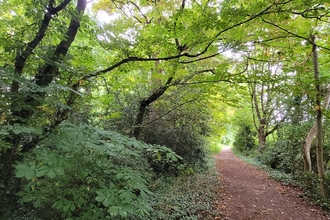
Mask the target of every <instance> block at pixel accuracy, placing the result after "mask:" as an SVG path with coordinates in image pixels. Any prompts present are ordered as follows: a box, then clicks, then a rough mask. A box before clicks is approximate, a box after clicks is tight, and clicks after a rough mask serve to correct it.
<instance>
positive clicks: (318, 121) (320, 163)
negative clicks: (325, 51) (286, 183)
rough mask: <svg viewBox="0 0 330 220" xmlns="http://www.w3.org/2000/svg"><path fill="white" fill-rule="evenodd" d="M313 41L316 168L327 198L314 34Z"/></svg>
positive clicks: (323, 192)
mask: <svg viewBox="0 0 330 220" xmlns="http://www.w3.org/2000/svg"><path fill="white" fill-rule="evenodd" d="M311 40H312V43H313V67H314V81H315V90H316V100H315V103H316V106H315V109H316V138H317V145H316V159H317V169H318V175H319V179H320V188H321V193H322V196H323V197H324V198H329V187H328V186H327V185H326V183H325V173H324V159H323V137H322V136H323V135H322V109H321V89H320V73H319V66H318V54H317V47H316V44H315V36H314V35H313V36H312V37H311Z"/></svg>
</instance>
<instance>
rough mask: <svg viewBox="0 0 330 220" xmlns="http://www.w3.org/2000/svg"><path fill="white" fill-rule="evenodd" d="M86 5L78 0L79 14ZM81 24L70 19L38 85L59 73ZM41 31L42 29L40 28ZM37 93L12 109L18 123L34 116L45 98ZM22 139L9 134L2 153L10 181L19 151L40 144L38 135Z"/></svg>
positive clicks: (4, 171)
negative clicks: (19, 107) (20, 106)
mask: <svg viewBox="0 0 330 220" xmlns="http://www.w3.org/2000/svg"><path fill="white" fill-rule="evenodd" d="M69 2H70V1H69V0H65V1H64V2H63V3H61V4H60V5H59V6H57V7H56V8H54V10H53V13H54V12H55V13H57V11H59V10H62V9H63V8H64V7H65V6H66V5H67V4H68V3H69ZM86 5H87V1H86V0H78V1H77V6H76V9H77V12H78V13H79V14H80V13H83V12H84V11H85V8H86ZM79 26H80V20H79V17H73V18H72V19H71V21H70V25H69V27H68V31H67V33H66V36H67V37H66V38H65V39H64V40H62V41H61V42H60V44H59V45H58V46H57V48H56V50H55V53H54V55H53V57H52V61H53V62H50V64H46V66H45V67H43V68H41V69H40V70H39V71H38V73H37V74H36V76H35V82H36V84H37V85H39V86H48V85H49V84H50V83H51V82H52V80H53V78H54V76H55V75H54V73H59V71H58V67H57V66H56V65H55V62H56V61H60V60H61V59H63V57H64V56H65V55H66V54H67V52H68V49H69V48H70V46H71V44H72V42H73V41H74V39H75V36H76V34H77V32H78V29H79ZM44 28H45V27H44ZM39 32H40V30H39ZM38 35H40V33H39V34H37V38H38ZM41 35H42V33H41ZM38 40H39V39H38ZM41 40H42V39H40V41H41ZM36 43H39V42H36ZM32 49H33V48H32ZM25 53H26V54H27V55H28V54H29V53H31V52H30V51H28V52H25ZM16 59H17V60H16V63H15V66H16V68H18V67H17V65H18V64H17V63H19V62H20V60H21V59H22V58H20V57H18V58H16ZM25 61H26V60H24V61H23V63H20V64H19V66H20V68H23V67H24V65H23V64H24V62H25ZM16 71H17V70H16ZM19 71H21V70H19ZM18 73H19V72H18ZM18 88H19V85H18V84H17V83H16V82H13V84H12V88H11V89H12V91H13V92H16V91H17V92H18ZM35 95H36V96H35V97H31V96H29V97H25V98H23V100H20V101H21V102H25V104H26V105H27V107H24V108H23V109H21V110H15V109H13V110H12V115H13V116H14V118H17V120H16V121H15V122H14V123H17V124H20V125H25V124H26V121H25V119H27V118H31V117H32V116H33V114H34V111H33V109H35V107H36V106H38V105H39V104H40V101H39V100H38V99H37V98H36V97H37V96H39V97H40V99H42V98H44V96H45V94H42V93H36V94H35ZM52 127H53V126H49V129H48V130H50V129H52ZM44 130H47V129H46V128H45V129H44ZM20 139H21V136H20V134H19V135H15V134H12V135H10V136H8V139H7V142H9V143H11V145H12V148H10V149H7V150H6V151H4V152H2V153H1V154H0V169H1V172H0V177H1V178H5V179H8V181H9V178H11V177H13V172H14V170H13V166H12V165H13V164H14V162H15V160H16V159H17V158H16V157H17V155H18V154H19V152H28V151H30V150H31V149H33V148H34V147H35V146H36V145H37V144H38V141H40V138H39V137H36V138H34V139H33V140H32V141H29V142H27V143H23V144H22V143H18V140H20ZM21 144H22V146H20V145H21ZM19 147H20V148H21V149H20V150H19V149H18V148H19Z"/></svg>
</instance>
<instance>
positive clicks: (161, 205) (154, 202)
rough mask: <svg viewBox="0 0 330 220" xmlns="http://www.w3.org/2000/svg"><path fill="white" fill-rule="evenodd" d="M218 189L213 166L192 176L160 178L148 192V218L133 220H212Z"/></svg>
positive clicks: (217, 179) (218, 185) (214, 214)
mask: <svg viewBox="0 0 330 220" xmlns="http://www.w3.org/2000/svg"><path fill="white" fill-rule="evenodd" d="M210 167H211V166H210ZM219 188H220V184H219V174H218V173H217V171H216V170H215V168H214V166H212V168H209V169H208V170H206V171H204V172H200V173H194V174H192V175H185V176H180V177H177V178H174V177H161V178H159V179H157V180H156V181H155V182H154V183H153V185H152V189H151V190H152V191H153V193H154V195H153V197H152V198H151V201H150V205H151V206H152V207H153V208H154V212H153V213H151V214H150V215H149V216H148V218H145V217H144V218H133V219H139V220H140V219H141V220H142V219H152V220H157V219H159V220H160V219H167V220H172V219H173V220H174V219H186V220H188V219H189V220H194V219H196V220H197V219H205V220H207V219H214V217H215V216H216V215H217V213H216V210H215V209H214V207H213V205H214V202H215V201H216V199H217V192H218V191H219Z"/></svg>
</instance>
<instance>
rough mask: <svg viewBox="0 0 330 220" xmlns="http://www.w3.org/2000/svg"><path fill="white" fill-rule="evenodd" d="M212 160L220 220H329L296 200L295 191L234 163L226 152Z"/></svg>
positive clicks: (249, 166)
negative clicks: (216, 174)
mask: <svg viewBox="0 0 330 220" xmlns="http://www.w3.org/2000/svg"><path fill="white" fill-rule="evenodd" d="M216 158H217V168H218V171H219V173H220V175H221V182H222V185H224V190H223V196H222V197H223V198H222V199H221V201H220V202H219V203H220V210H221V212H222V213H223V218H222V219H228V220H229V219H230V220H239V219H244V220H247V219H253V220H266V219H274V220H275V219H281V220H303V219H306V220H323V219H330V218H328V217H326V216H325V214H324V213H323V212H322V210H321V209H320V208H319V207H314V206H311V205H308V204H307V203H305V202H304V201H303V200H302V199H301V198H299V193H301V192H300V191H299V190H298V189H296V188H293V187H285V186H283V185H281V184H280V183H278V182H276V181H275V180H272V179H269V178H268V177H267V174H266V173H265V172H264V171H262V170H260V169H258V168H255V167H253V166H252V165H250V164H247V163H246V162H244V161H242V160H240V159H238V158H237V157H236V156H235V155H234V154H233V153H232V151H231V150H230V149H225V150H223V151H222V152H221V153H220V154H219V155H217V156H216Z"/></svg>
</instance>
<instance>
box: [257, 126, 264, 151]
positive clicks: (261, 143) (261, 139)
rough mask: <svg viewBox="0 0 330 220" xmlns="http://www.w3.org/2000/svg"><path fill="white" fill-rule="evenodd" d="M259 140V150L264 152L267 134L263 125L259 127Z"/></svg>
mask: <svg viewBox="0 0 330 220" xmlns="http://www.w3.org/2000/svg"><path fill="white" fill-rule="evenodd" d="M258 142H259V147H258V151H259V152H262V151H263V150H264V149H265V147H266V135H265V131H264V129H263V127H259V130H258Z"/></svg>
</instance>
